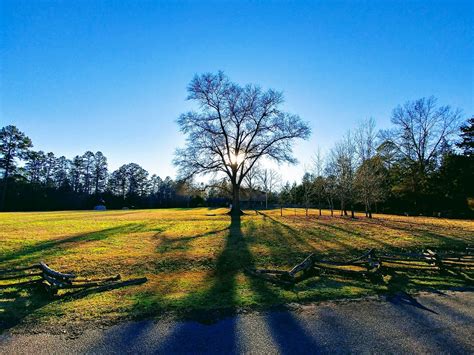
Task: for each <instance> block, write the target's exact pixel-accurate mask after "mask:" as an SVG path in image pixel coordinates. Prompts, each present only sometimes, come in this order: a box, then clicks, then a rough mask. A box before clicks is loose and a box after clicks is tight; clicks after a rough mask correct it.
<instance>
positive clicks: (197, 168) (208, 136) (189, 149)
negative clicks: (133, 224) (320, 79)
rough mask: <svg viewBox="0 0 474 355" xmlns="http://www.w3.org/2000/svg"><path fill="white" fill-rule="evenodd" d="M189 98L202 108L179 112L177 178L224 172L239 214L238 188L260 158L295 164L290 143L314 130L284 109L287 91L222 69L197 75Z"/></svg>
mask: <svg viewBox="0 0 474 355" xmlns="http://www.w3.org/2000/svg"><path fill="white" fill-rule="evenodd" d="M188 93H189V95H188V99H189V100H194V101H196V102H197V103H198V105H199V111H198V112H196V111H191V112H188V113H185V114H183V115H181V116H180V117H179V119H178V124H179V126H180V129H181V131H182V132H183V133H184V134H185V135H186V146H185V148H183V149H177V151H176V155H175V159H174V163H175V165H176V166H177V167H178V172H179V177H180V178H181V179H188V178H190V177H192V176H194V175H205V174H219V175H225V176H227V178H228V179H229V181H230V182H231V184H232V197H233V204H232V210H231V214H232V215H240V214H241V213H242V212H241V210H240V186H241V184H242V181H243V179H244V178H245V176H246V175H247V174H248V172H249V171H250V170H251V169H252V167H253V166H254V165H255V164H256V163H257V162H258V161H259V160H260V159H262V158H268V159H270V160H274V161H276V162H287V163H295V162H296V159H295V158H294V156H293V154H292V143H293V142H294V140H295V139H297V138H300V139H307V138H308V137H309V135H310V128H309V126H308V124H307V123H305V122H303V121H302V120H301V119H300V118H299V117H298V116H297V115H293V114H289V113H286V112H283V111H281V109H280V106H281V104H282V103H283V95H282V93H280V92H277V91H274V90H271V89H270V90H267V91H262V89H260V88H259V87H258V86H254V85H246V86H244V87H242V86H239V85H237V84H235V83H232V82H231V81H230V80H229V79H228V77H227V76H225V75H224V74H223V73H222V72H219V73H217V74H203V75H197V76H195V77H194V79H193V80H192V81H191V83H190V84H189V86H188Z"/></svg>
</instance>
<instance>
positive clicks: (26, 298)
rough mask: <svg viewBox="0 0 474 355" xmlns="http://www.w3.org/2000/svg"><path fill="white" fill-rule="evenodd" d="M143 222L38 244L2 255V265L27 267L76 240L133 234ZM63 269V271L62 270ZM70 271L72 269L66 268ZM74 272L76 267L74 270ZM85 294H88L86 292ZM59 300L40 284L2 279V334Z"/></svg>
mask: <svg viewBox="0 0 474 355" xmlns="http://www.w3.org/2000/svg"><path fill="white" fill-rule="evenodd" d="M141 228H142V225H137V224H133V223H132V224H127V225H124V226H118V227H113V228H107V229H103V230H99V231H94V232H90V233H85V234H81V235H75V236H71V237H65V238H60V239H55V240H50V241H45V242H40V243H36V244H34V245H30V246H27V247H24V248H21V249H19V250H15V251H12V252H10V253H7V254H6V255H3V256H2V257H0V261H1V262H3V263H4V264H3V265H1V268H8V269H9V268H12V267H15V266H28V265H29V264H33V263H37V262H39V261H41V260H45V259H51V260H52V257H53V256H54V255H59V254H60V253H61V248H67V247H70V246H74V245H76V244H77V243H83V242H91V241H98V240H103V239H105V238H109V237H111V236H113V235H115V234H120V233H127V232H128V233H130V232H134V231H137V230H140V229H141ZM61 271H63V270H61ZM66 271H70V270H66ZM73 271H75V270H73ZM84 296H85V295H84ZM55 301H57V300H55V299H52V298H51V297H49V295H48V294H47V293H46V292H44V288H43V287H42V285H41V284H33V285H27V286H25V285H20V286H16V285H15V282H14V281H13V282H10V281H5V282H2V281H0V333H1V332H2V331H3V330H5V329H8V328H11V327H13V326H15V325H17V324H19V323H20V322H21V321H22V320H23V319H24V318H25V317H27V316H28V315H32V317H33V318H34V317H35V315H34V314H33V313H34V312H35V311H37V310H39V309H40V308H42V307H44V306H46V305H48V304H49V303H51V302H55ZM33 318H32V319H33Z"/></svg>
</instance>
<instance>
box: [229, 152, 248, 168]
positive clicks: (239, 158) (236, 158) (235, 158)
mask: <svg viewBox="0 0 474 355" xmlns="http://www.w3.org/2000/svg"><path fill="white" fill-rule="evenodd" d="M244 158H245V154H244V153H243V152H239V153H238V154H235V153H230V164H231V165H239V164H240V163H242V162H243V161H244Z"/></svg>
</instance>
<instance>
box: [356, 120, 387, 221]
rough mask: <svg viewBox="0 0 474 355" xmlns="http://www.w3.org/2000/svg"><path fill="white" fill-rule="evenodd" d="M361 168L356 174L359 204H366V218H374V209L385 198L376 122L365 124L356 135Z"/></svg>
mask: <svg viewBox="0 0 474 355" xmlns="http://www.w3.org/2000/svg"><path fill="white" fill-rule="evenodd" d="M354 141H355V148H356V152H357V157H358V159H359V168H358V169H357V171H356V174H355V182H354V183H355V188H356V191H357V196H358V200H359V202H361V203H363V204H364V207H365V215H366V217H369V218H372V208H373V206H374V205H375V204H376V203H377V202H380V201H382V200H383V198H384V192H385V189H384V186H383V184H384V180H385V173H384V171H385V169H384V166H383V162H382V159H381V158H380V156H378V155H377V150H376V147H377V142H376V141H377V133H376V129H375V120H374V119H373V118H370V119H368V120H366V121H365V122H363V123H362V124H361V125H360V126H359V127H358V129H357V130H356V131H355V134H354Z"/></svg>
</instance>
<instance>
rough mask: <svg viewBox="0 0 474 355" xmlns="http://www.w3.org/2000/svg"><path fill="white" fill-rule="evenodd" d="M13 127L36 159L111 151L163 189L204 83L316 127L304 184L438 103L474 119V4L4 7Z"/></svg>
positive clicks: (1, 120) (6, 101)
mask: <svg viewBox="0 0 474 355" xmlns="http://www.w3.org/2000/svg"><path fill="white" fill-rule="evenodd" d="M1 6H2V8H1V13H0V19H1V43H0V54H1V79H0V80H1V87H0V90H1V101H0V125H1V126H3V125H6V124H15V125H17V126H18V127H19V128H20V129H21V130H23V131H24V132H26V133H27V134H28V135H29V136H30V137H31V138H32V139H33V143H34V145H35V149H38V150H40V149H41V150H44V151H53V152H54V153H56V154H57V155H66V156H68V157H72V156H74V155H76V154H82V153H84V152H85V151H86V150H92V151H97V150H101V151H102V152H103V153H104V154H105V155H106V156H107V157H108V159H109V165H110V167H111V168H112V169H114V168H117V167H118V166H120V165H121V164H124V163H128V162H136V163H138V164H140V165H142V166H143V167H144V168H146V169H147V170H148V171H149V172H150V173H157V174H159V175H160V176H162V177H165V176H166V175H171V176H172V177H174V175H175V170H174V168H173V166H172V164H171V160H172V158H173V152H174V150H175V148H176V147H177V146H179V145H181V144H183V142H184V139H183V137H182V135H181V134H180V133H179V131H178V127H177V125H176V122H175V120H176V118H177V117H178V116H179V114H180V113H183V112H185V111H187V110H188V109H189V108H191V107H192V103H190V102H187V101H186V100H185V98H186V94H187V93H186V86H187V84H188V83H189V81H190V80H191V79H192V77H193V75H194V74H195V73H202V72H216V71H218V70H223V71H225V73H226V74H227V75H228V76H230V78H231V79H232V80H234V81H236V82H238V83H241V84H245V83H249V82H251V83H256V84H259V85H261V86H262V87H263V88H274V89H278V90H282V91H283V92H284V93H285V97H286V103H285V106H284V108H285V109H286V110H288V111H290V112H292V113H297V114H299V115H300V116H301V117H302V118H303V119H305V120H307V121H309V122H310V125H311V127H312V130H313V134H312V136H311V139H310V140H309V141H307V142H302V143H298V144H297V146H296V149H295V153H296V156H297V157H298V158H299V160H300V162H301V163H300V165H299V166H297V167H292V168H286V167H284V168H282V171H284V175H285V177H286V178H288V179H293V178H295V177H299V176H301V175H302V171H303V167H304V166H305V165H308V164H310V162H311V157H312V155H313V154H314V152H315V150H316V148H317V146H320V147H321V149H322V150H323V151H324V150H326V149H328V148H329V147H330V146H331V145H332V144H333V143H334V142H335V141H336V140H337V139H338V138H340V137H341V136H342V135H343V134H344V132H345V131H346V130H347V129H350V128H353V127H355V126H356V125H357V124H358V122H360V121H361V120H363V119H366V118H368V117H374V118H375V119H376V121H377V124H378V127H379V128H385V127H388V125H389V120H390V113H391V111H392V109H393V108H394V107H395V106H396V105H397V104H400V103H404V102H405V101H407V100H412V99H417V98H420V97H424V96H430V95H435V96H436V97H438V99H439V103H441V104H450V105H452V106H454V107H459V108H461V109H462V110H463V111H464V113H465V117H466V118H467V117H468V116H472V115H473V114H474V104H473V97H474V91H473V81H474V75H473V59H474V48H473V40H472V39H473V38H474V36H473V35H474V30H473V27H474V22H473V16H474V15H473V12H474V9H473V5H472V2H470V1H420V2H418V1H371V2H364V1H345V2H344V1H310V2H306V1H251V2H244V1H239V2H237V1H215V2H206V1H161V2H160V1H92V0H90V1H86V0H82V1H81V0H79V1H67V0H64V1H40V0H38V1H19V0H18V1H10V0H2V1H1Z"/></svg>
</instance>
